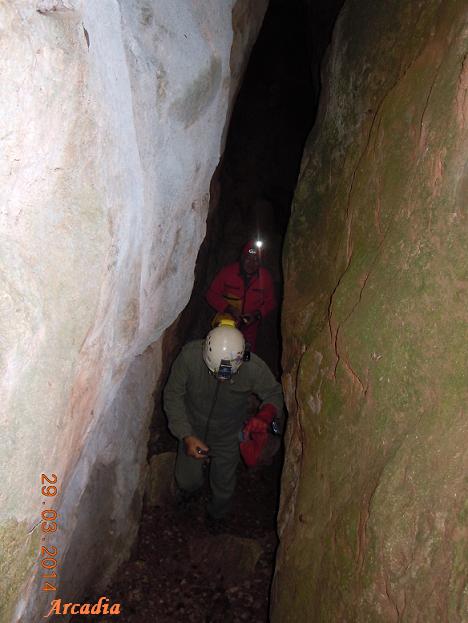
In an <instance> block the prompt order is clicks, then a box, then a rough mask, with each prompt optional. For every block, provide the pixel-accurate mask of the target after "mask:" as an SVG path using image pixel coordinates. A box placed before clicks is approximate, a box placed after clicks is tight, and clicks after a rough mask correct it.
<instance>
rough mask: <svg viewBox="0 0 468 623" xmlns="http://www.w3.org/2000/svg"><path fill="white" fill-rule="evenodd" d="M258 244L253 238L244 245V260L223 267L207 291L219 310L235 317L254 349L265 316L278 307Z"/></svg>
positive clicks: (208, 299) (214, 305)
mask: <svg viewBox="0 0 468 623" xmlns="http://www.w3.org/2000/svg"><path fill="white" fill-rule="evenodd" d="M257 244H258V243H257V242H256V241H255V240H249V242H247V244H245V245H244V247H243V248H242V252H241V258H240V261H238V262H234V263H233V264H228V265H227V266H225V267H224V268H222V269H221V270H220V271H219V273H218V274H217V275H216V277H215V278H214V280H213V282H212V284H211V285H210V287H209V289H208V292H207V294H206V299H207V301H208V303H209V304H210V305H211V307H213V308H214V309H215V310H216V311H217V312H218V313H221V314H223V313H224V314H229V315H231V316H233V317H234V319H235V320H236V323H237V326H238V327H239V329H240V330H241V331H242V333H243V334H244V338H245V340H246V342H249V343H250V348H251V350H252V351H253V352H255V345H256V341H257V331H258V327H259V325H260V322H261V319H262V318H263V317H265V316H266V315H267V314H269V313H270V312H271V311H273V309H275V307H276V299H275V293H274V286H273V279H272V277H271V274H270V272H269V271H268V270H267V269H266V268H263V266H260V262H261V247H259V246H257Z"/></svg>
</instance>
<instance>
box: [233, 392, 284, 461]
mask: <svg viewBox="0 0 468 623" xmlns="http://www.w3.org/2000/svg"><path fill="white" fill-rule="evenodd" d="M275 415H276V407H275V406H274V405H272V404H266V405H263V406H262V408H261V409H260V411H259V412H258V413H257V414H256V415H254V417H252V418H250V420H249V421H248V422H247V424H246V425H245V426H244V428H243V430H242V433H243V438H244V441H242V442H241V443H240V453H241V456H242V458H243V459H244V461H245V464H246V465H247V467H254V466H255V465H257V463H258V462H259V459H260V457H261V454H262V450H263V449H264V448H265V446H266V444H267V442H268V432H269V429H270V424H271V422H272V421H273V418H274V417H275Z"/></svg>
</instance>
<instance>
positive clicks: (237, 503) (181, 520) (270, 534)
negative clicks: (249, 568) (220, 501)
mask: <svg viewBox="0 0 468 623" xmlns="http://www.w3.org/2000/svg"><path fill="white" fill-rule="evenodd" d="M279 473H280V458H279V457H278V458H277V460H275V462H274V463H273V465H271V466H269V467H262V468H259V469H257V470H247V469H246V468H245V467H244V466H243V465H240V466H239V470H238V484H237V490H236V496H235V500H234V505H233V513H232V516H231V518H230V520H229V523H228V526H227V528H226V530H225V531H224V532H225V533H228V534H230V535H234V536H239V537H243V538H250V539H255V540H256V541H258V543H260V545H261V546H262V548H263V554H262V555H261V557H260V559H259V561H258V563H257V565H256V567H255V570H254V572H253V573H252V574H251V575H250V576H248V577H244V578H242V579H240V580H238V581H236V582H234V583H233V581H232V580H231V581H230V582H226V581H225V579H224V577H223V575H222V574H221V572H216V570H215V569H214V568H213V564H211V565H210V560H206V561H204V562H202V563H201V564H200V562H198V564H195V563H194V562H193V561H192V560H191V557H190V545H191V544H192V548H193V543H194V542H195V541H196V540H198V539H200V538H203V537H210V536H211V535H210V533H209V531H208V529H207V527H206V526H205V511H204V507H205V504H206V501H207V498H208V491H207V489H205V490H203V492H202V493H201V494H200V496H199V497H198V499H197V500H195V501H194V502H193V503H192V505H191V507H190V508H189V509H186V510H184V511H181V510H180V509H178V508H176V507H175V505H174V504H168V505H167V506H165V507H164V508H158V507H156V508H153V509H149V508H147V509H145V511H144V513H143V517H142V523H141V528H140V534H139V542H138V546H137V548H136V550H135V551H136V553H135V556H134V558H133V559H132V560H130V561H129V562H127V563H125V564H124V565H122V567H121V569H120V571H119V573H118V574H117V576H116V578H115V582H114V584H113V585H112V586H111V587H109V589H108V590H107V591H106V593H105V594H106V596H107V597H108V598H109V599H110V601H111V603H116V602H118V603H120V604H121V608H122V614H120V616H118V617H116V616H109V615H107V616H96V615H94V616H89V617H86V616H83V615H81V616H79V617H74V618H73V619H72V623H84V622H85V621H89V622H91V621H93V622H96V621H100V622H101V623H110V622H111V621H116V620H118V621H119V622H120V623H152V622H155V623H174V622H176V623H177V622H178V621H184V622H192V621H193V622H194V623H216V622H221V621H222V622H223V623H237V622H243V621H248V622H249V623H267V622H268V598H269V589H270V584H271V578H272V573H273V564H274V555H275V550H276V546H277V538H276V532H275V516H276V504H277V484H278V478H279ZM211 538H213V537H211ZM101 594H102V593H101ZM86 601H89V602H90V603H93V599H92V598H90V599H87V600H86Z"/></svg>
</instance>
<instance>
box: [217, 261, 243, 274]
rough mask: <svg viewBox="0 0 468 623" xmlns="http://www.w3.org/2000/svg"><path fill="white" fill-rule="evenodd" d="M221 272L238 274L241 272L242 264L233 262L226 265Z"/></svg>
mask: <svg viewBox="0 0 468 623" xmlns="http://www.w3.org/2000/svg"><path fill="white" fill-rule="evenodd" d="M221 270H224V271H226V272H236V273H238V272H239V271H240V264H239V262H231V263H230V264H226V265H225V266H223V268H222V269H221Z"/></svg>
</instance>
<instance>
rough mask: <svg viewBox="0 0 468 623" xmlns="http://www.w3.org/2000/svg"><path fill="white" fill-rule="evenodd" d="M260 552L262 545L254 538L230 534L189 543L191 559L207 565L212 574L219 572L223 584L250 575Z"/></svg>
mask: <svg viewBox="0 0 468 623" xmlns="http://www.w3.org/2000/svg"><path fill="white" fill-rule="evenodd" d="M262 552H263V549H262V546H261V545H260V544H259V543H258V542H257V541H255V540H254V539H243V538H240V537H236V536H232V535H230V534H220V535H218V536H214V537H213V536H210V537H204V538H201V539H196V540H194V541H193V542H192V543H191V545H190V559H191V561H192V562H193V563H194V564H197V565H201V564H203V565H204V566H209V567H210V568H211V569H212V572H213V576H215V575H217V574H221V575H222V576H223V579H224V583H225V585H229V584H235V583H236V582H237V581H239V580H242V579H245V578H246V577H247V576H249V575H251V574H252V573H253V572H254V570H255V566H256V564H257V562H258V561H259V559H260V556H261V555H262Z"/></svg>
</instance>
